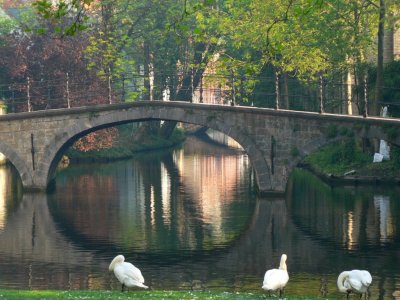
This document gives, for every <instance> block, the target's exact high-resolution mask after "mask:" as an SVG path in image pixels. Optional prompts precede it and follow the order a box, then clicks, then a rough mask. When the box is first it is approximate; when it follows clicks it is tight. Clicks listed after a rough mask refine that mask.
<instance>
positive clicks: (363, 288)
mask: <svg viewBox="0 0 400 300" xmlns="http://www.w3.org/2000/svg"><path fill="white" fill-rule="evenodd" d="M371 282H372V277H371V274H370V273H369V272H368V271H364V270H352V271H344V272H342V273H340V275H339V277H338V280H337V286H338V289H339V291H341V292H342V293H347V299H349V294H350V293H352V292H353V293H357V294H360V298H361V297H362V294H365V299H367V291H368V287H369V286H370V284H371Z"/></svg>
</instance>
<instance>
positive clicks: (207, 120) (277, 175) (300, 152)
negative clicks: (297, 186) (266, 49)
mask: <svg viewBox="0 0 400 300" xmlns="http://www.w3.org/2000/svg"><path fill="white" fill-rule="evenodd" d="M151 120H172V121H178V122H185V123H192V124H197V125H202V126H206V127H209V128H212V129H215V130H218V131H220V132H222V133H225V134H227V135H228V136H230V137H232V138H233V139H235V140H236V141H237V142H238V143H239V144H240V145H241V146H242V147H243V148H244V150H245V151H246V153H247V154H248V156H249V159H250V161H251V163H252V166H253V168H254V171H255V177H256V183H257V186H258V190H259V192H260V193H261V194H263V193H283V192H285V189H286V183H287V180H288V177H289V175H290V172H291V170H292V169H293V168H294V167H295V166H296V165H297V164H298V162H299V161H301V160H302V158H303V157H304V156H305V155H307V154H309V153H311V152H312V151H314V150H316V149H318V148H319V147H321V146H323V145H325V144H327V143H330V142H334V141H336V140H338V139H341V138H346V137H347V136H352V135H357V136H360V137H367V138H378V139H385V140H388V141H390V142H391V143H393V144H396V145H400V134H398V133H400V120H398V119H383V118H370V117H369V118H363V117H361V116H348V115H332V114H318V113H312V112H299V111H287V110H274V109H267V108H254V107H241V106H223V105H212V104H211V105H210V104H193V103H186V102H172V101H171V102H165V101H138V102H134V103H121V104H110V105H97V106H88V107H77V108H70V109H54V110H45V111H35V112H26V113H14V114H8V115H2V116H0V152H2V153H3V154H4V155H6V157H7V158H8V159H9V161H10V162H11V163H12V164H13V165H14V166H15V167H16V169H17V171H18V172H19V175H20V177H21V180H22V183H23V186H24V189H25V190H29V191H45V190H46V188H47V186H48V184H49V183H50V181H52V180H53V179H54V178H55V170H56V166H57V164H58V162H59V160H60V158H61V156H62V154H63V153H64V151H65V150H66V149H67V148H68V147H69V146H70V145H72V143H73V142H74V141H75V140H77V139H78V138H80V137H81V136H83V135H86V134H87V133H89V132H92V131H95V130H98V129H101V128H106V127H111V126H115V125H118V124H123V123H128V122H142V121H151ZM371 159H372V158H371Z"/></svg>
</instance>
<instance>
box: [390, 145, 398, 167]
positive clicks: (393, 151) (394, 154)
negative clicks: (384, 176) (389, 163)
mask: <svg viewBox="0 0 400 300" xmlns="http://www.w3.org/2000/svg"><path fill="white" fill-rule="evenodd" d="M390 150H391V153H390V156H391V159H392V160H393V165H394V167H395V168H396V169H398V170H399V169H400V147H397V146H395V145H391V147H390Z"/></svg>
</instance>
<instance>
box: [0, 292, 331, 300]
mask: <svg viewBox="0 0 400 300" xmlns="http://www.w3.org/2000/svg"><path fill="white" fill-rule="evenodd" d="M267 295H268V294H266V293H261V292H260V293H245V292H240V293H239V292H220V291H128V292H124V293H121V292H119V291H92V290H91V291H50V290H36V291H25V290H0V299H7V300H9V299H10V300H14V299H30V300H31V299H32V300H35V299H43V300H45V299H52V300H53V299H61V300H62V299H69V300H70V299H89V300H90V299H93V300H102V299H127V300H128V299H135V300H140V299H147V300H149V299H151V300H153V299H154V300H157V299H166V300H167V299H182V300H186V299H188V300H189V299H190V300H192V299H196V300H197V299H198V300H201V299H207V300H212V299H229V300H231V299H232V300H235V299H236V300H239V299H240V300H247V299H248V300H250V299H279V298H278V297H277V296H272V295H271V297H267ZM284 299H286V300H297V299H310V300H312V299H332V300H333V299H337V298H325V297H324V298H318V297H295V296H290V295H288V296H285V297H284Z"/></svg>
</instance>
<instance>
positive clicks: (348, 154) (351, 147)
mask: <svg viewBox="0 0 400 300" xmlns="http://www.w3.org/2000/svg"><path fill="white" fill-rule="evenodd" d="M305 161H306V162H307V163H310V164H311V165H312V166H313V167H314V168H315V169H316V170H319V171H321V172H324V173H332V174H336V175H343V173H344V172H346V171H349V170H350V169H354V168H357V167H360V166H362V165H364V164H366V163H368V162H371V161H372V158H371V156H370V155H368V154H366V153H363V152H362V150H361V149H360V147H359V146H358V145H357V144H356V142H355V139H353V138H349V139H345V140H342V141H340V142H338V143H334V144H330V145H328V146H326V147H323V148H322V149H320V150H318V151H316V152H314V153H312V154H310V155H309V156H307V157H306V158H305Z"/></svg>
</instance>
